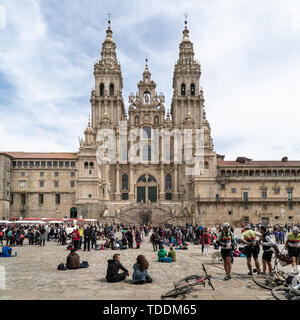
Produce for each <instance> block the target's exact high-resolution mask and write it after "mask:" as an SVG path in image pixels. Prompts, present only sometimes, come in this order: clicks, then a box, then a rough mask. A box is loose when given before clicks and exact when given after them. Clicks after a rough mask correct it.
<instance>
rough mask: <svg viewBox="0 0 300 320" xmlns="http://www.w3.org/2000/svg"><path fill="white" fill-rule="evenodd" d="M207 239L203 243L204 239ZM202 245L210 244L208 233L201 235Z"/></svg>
mask: <svg viewBox="0 0 300 320" xmlns="http://www.w3.org/2000/svg"><path fill="white" fill-rule="evenodd" d="M205 238H207V240H206V241H205V240H204V239H205ZM202 243H203V244H207V245H209V244H211V241H210V234H209V233H203V235H202Z"/></svg>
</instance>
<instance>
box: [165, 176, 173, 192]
mask: <svg viewBox="0 0 300 320" xmlns="http://www.w3.org/2000/svg"><path fill="white" fill-rule="evenodd" d="M171 189H172V176H171V175H170V174H167V175H166V190H171Z"/></svg>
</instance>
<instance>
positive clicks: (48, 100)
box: [0, 0, 300, 160]
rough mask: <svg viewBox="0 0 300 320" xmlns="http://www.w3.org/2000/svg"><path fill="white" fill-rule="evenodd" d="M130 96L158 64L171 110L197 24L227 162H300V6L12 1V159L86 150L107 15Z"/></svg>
mask: <svg viewBox="0 0 300 320" xmlns="http://www.w3.org/2000/svg"><path fill="white" fill-rule="evenodd" d="M108 12H111V13H112V18H111V20H112V24H111V25H112V30H113V38H114V40H115V43H116V45H117V56H118V59H119V61H120V63H121V68H122V73H123V83H124V88H123V97H124V101H125V103H126V108H128V96H129V94H130V92H135V91H136V84H137V82H138V81H139V80H140V79H141V75H142V72H143V70H144V59H145V54H146V53H147V54H148V57H149V68H150V71H151V73H152V79H153V80H154V81H155V82H156V84H157V92H164V94H165V96H166V107H167V108H169V107H170V102H171V98H172V77H173V69H174V64H175V61H176V60H177V59H178V52H179V48H178V46H179V43H180V41H181V38H182V30H183V27H184V13H185V12H187V13H188V15H189V16H188V28H189V30H190V38H191V40H192V42H193V43H194V49H195V58H196V59H197V60H199V61H200V63H201V69H202V75H201V80H200V82H201V86H202V88H203V91H204V98H205V106H206V114H207V118H208V120H209V122H210V124H211V131H212V138H213V140H214V145H215V151H216V152H217V153H219V154H224V155H225V156H226V157H225V159H227V160H233V159H235V158H236V157H237V156H247V157H250V158H253V159H256V160H271V159H274V160H276V159H278V160H279V159H281V158H282V157H283V156H288V157H289V159H290V160H292V159H300V140H299V136H300V134H299V133H300V126H299V118H300V103H299V99H300V81H299V80H300V79H299V78H300V1H298V0H286V1H282V0H264V1H258V0H255V1H253V0H226V1H224V0H201V1H200V0H190V1H182V0H163V1H162V0H148V1H143V0H122V1H114V0H108V1H100V0H60V1H53V0H40V1H38V0H0V150H1V151H41V152H47V151H68V152H73V151H74V152H76V151H77V150H78V136H83V131H84V129H85V127H86V125H87V120H88V116H89V114H90V112H91V111H90V102H89V99H90V92H91V89H92V88H93V86H94V80H93V66H94V63H95V61H97V60H99V59H100V50H101V44H102V42H103V40H104V38H105V30H106V27H107V13H108Z"/></svg>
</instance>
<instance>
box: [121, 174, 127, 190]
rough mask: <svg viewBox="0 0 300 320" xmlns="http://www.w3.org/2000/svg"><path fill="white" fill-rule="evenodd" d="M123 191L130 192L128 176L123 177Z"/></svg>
mask: <svg viewBox="0 0 300 320" xmlns="http://www.w3.org/2000/svg"><path fill="white" fill-rule="evenodd" d="M122 190H128V175H127V174H123V175H122Z"/></svg>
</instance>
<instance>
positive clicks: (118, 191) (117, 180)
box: [115, 164, 121, 200]
mask: <svg viewBox="0 0 300 320" xmlns="http://www.w3.org/2000/svg"><path fill="white" fill-rule="evenodd" d="M115 199H116V200H121V193H120V165H119V164H117V165H116V193H115Z"/></svg>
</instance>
